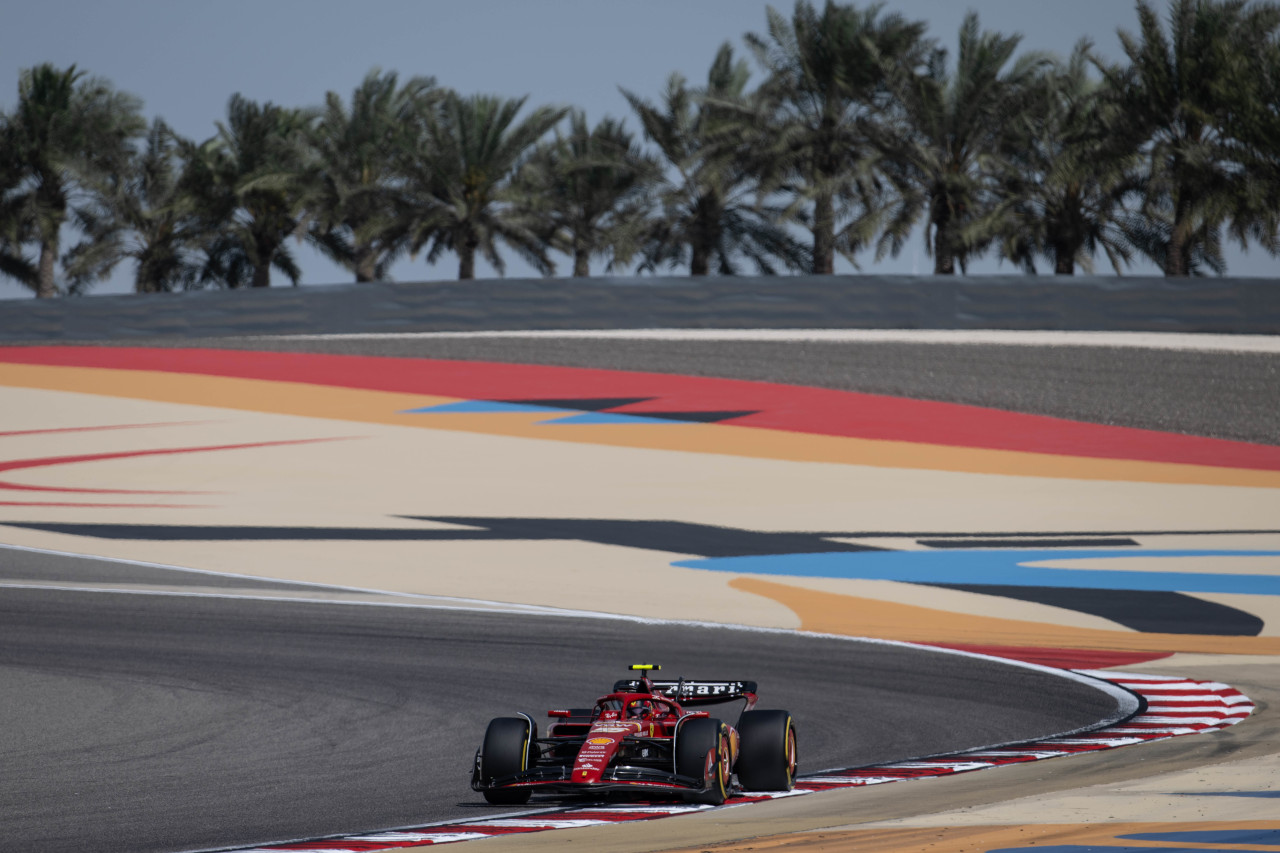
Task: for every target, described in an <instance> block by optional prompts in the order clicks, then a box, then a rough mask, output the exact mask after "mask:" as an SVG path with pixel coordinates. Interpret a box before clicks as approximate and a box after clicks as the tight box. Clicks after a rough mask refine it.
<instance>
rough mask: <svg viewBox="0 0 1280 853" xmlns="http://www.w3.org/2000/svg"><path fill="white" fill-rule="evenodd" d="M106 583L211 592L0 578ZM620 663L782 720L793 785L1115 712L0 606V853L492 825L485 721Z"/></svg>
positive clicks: (866, 677)
mask: <svg viewBox="0 0 1280 853" xmlns="http://www.w3.org/2000/svg"><path fill="white" fill-rule="evenodd" d="M104 577H110V578H111V579H112V580H113V581H114V582H115V583H126V584H132V585H134V586H137V587H144V588H151V589H157V588H159V587H160V586H163V587H164V588H165V589H167V590H169V591H172V592H181V591H182V588H183V587H184V586H188V587H194V586H197V585H198V586H199V587H201V588H205V587H208V586H209V584H210V582H211V581H212V582H213V583H214V584H215V585H222V586H226V585H227V584H229V583H231V582H230V581H219V580H218V579H217V578H210V576H207V575H193V574H189V573H182V572H166V571H165V570H163V569H156V568H150V567H137V568H134V567H131V566H129V565H128V564H120V563H110V564H108V563H103V562H101V561H97V560H93V559H87V558H73V557H66V556H60V555H49V554H41V553H35V552H23V551H9V550H6V551H4V552H3V560H2V562H0V582H3V583H7V584H12V583H28V584H43V585H46V586H48V585H53V584H68V585H78V586H86V585H92V584H96V583H100V582H101V581H102V579H103V578H104ZM235 583H236V584H237V585H240V586H243V585H244V584H243V582H239V581H236V582H235ZM283 587H284V585H273V584H271V583H262V582H259V583H256V584H252V585H251V588H248V589H245V590H243V592H245V593H246V594H249V595H252V594H254V593H261V592H265V591H267V590H271V591H272V592H279V591H280V590H281V588H283ZM288 588H289V589H292V590H293V591H295V593H298V592H299V591H301V594H305V593H306V592H307V589H306V588H303V587H298V586H297V585H291V586H290V587H288ZM193 591H194V590H193ZM230 592H231V590H230V589H226V590H223V594H228V593H230ZM642 660H643V661H659V662H661V663H662V664H663V665H664V673H670V674H672V675H676V674H683V675H686V676H688V677H694V678H743V677H747V678H752V679H755V680H757V681H759V682H760V684H761V692H762V697H763V698H762V706H769V707H776V706H782V707H785V708H786V709H787V710H789V711H791V712H792V714H793V715H794V716H795V718H796V719H797V721H798V727H799V731H800V736H801V743H802V749H803V752H802V760H803V764H804V768H803V769H808V770H818V769H824V768H830V767H839V766H851V765H859V764H866V763H873V762H881V761H885V760H891V759H898V758H906V757H911V756H918V755H925V754H930V753H937V752H942V751H951V750H955V749H960V748H965V747H972V746H981V745H987V744H993V743H1003V742H1009V741H1016V740H1024V739H1030V738H1035V737H1040V736H1043V735H1046V734H1051V733H1056V732H1062V731H1067V730H1071V729H1074V728H1077V727H1081V726H1087V725H1090V724H1093V723H1095V722H1096V721H1097V720H1099V719H1101V718H1103V717H1105V716H1107V715H1108V714H1110V713H1112V712H1113V711H1114V710H1115V707H1116V703H1115V700H1114V699H1113V698H1112V697H1111V696H1109V695H1106V694H1104V693H1102V692H1100V691H1098V690H1097V689H1096V688H1094V687H1091V686H1088V685H1084V684H1079V683H1073V682H1069V681H1064V680H1063V679H1061V678H1059V677H1058V676H1056V675H1053V674H1050V673H1046V672H1041V671H1035V670H1028V669H1025V668H1018V667H1014V666H1011V665H1008V664H1004V663H1000V662H997V661H992V660H986V659H978V658H970V657H961V656H955V655H948V654H942V653H938V652H931V651H928V650H923V649H917V648H910V647H902V646H894V645H886V644H875V643H863V642H851V641H846V640H838V639H824V638H814V637H802V636H798V635H789V634H781V633H765V632H759V631H739V630H728V629H725V628H712V627H699V626H693V625H672V624H651V623H639V622H631V621H617V620H598V619H591V618H578V617H559V616H555V617H552V616H524V615H513V614H509V613H503V614H495V613H485V612H468V611H457V610H442V609H424V608H404V607H376V606H359V605H338V604H321V603H301V602H290V601H263V600H245V599H234V598H214V597H184V596H181V595H165V596H159V595H137V594H120V593H103V592H87V591H79V592H78V591H71V590H67V589H39V588H25V589H20V588H16V587H13V586H10V587H8V588H4V589H2V590H0V684H2V685H3V690H0V721H3V724H2V725H0V755H3V756H4V762H3V763H4V773H3V774H2V776H0V848H3V849H4V850H6V851H26V850H31V851H36V850H41V851H47V850H53V849H56V850H59V851H67V852H68V853H70V851H100V853H106V851H151V850H155V851H174V850H194V849H208V848H218V847H226V846H233V845H249V844H253V843H261V842H266V841H270V840H277V841H279V840H287V839H291V838H301V837H316V836H323V835H328V834H336V833H351V832H358V831H368V830H374V829H385V828H391V827H401V826H408V825H421V824H425V823H430V822H433V821H442V820H448V819H458V818H467V817H479V816H484V815H491V814H494V813H498V812H507V811H510V810H511V809H510V807H507V808H499V807H493V806H487V805H486V804H485V803H484V802H483V800H482V798H481V797H480V796H479V795H477V794H474V793H473V792H471V791H470V790H469V788H468V784H467V782H468V774H469V769H470V761H471V757H472V755H473V753H474V751H475V748H476V746H477V744H478V741H479V739H480V737H481V735H482V733H483V730H484V726H485V724H486V722H487V721H488V719H490V718H491V717H494V716H502V715H505V714H510V713H512V712H513V711H517V710H524V711H527V712H530V713H532V714H534V715H536V716H537V717H539V718H542V719H545V716H544V714H545V711H546V709H547V708H551V707H560V706H564V705H566V704H567V705H580V704H589V703H590V701H591V700H592V699H594V698H595V696H597V695H599V694H600V693H602V692H607V689H608V686H609V685H610V684H612V683H613V681H614V680H615V679H616V678H618V677H621V676H624V675H625V674H626V673H625V671H624V669H623V664H625V663H626V662H636V661H642ZM726 710H727V711H728V712H729V713H728V714H727V717H728V719H730V720H732V719H734V718H735V717H736V706H727V707H726ZM536 804H537V800H535V805H536Z"/></svg>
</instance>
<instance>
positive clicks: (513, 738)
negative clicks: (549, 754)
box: [480, 717, 538, 806]
mask: <svg viewBox="0 0 1280 853" xmlns="http://www.w3.org/2000/svg"><path fill="white" fill-rule="evenodd" d="M537 736H538V730H537V727H536V726H533V725H532V724H531V723H530V722H529V721H528V720H526V719H524V718H523V717H498V718H496V719H493V720H490V721H489V728H487V729H485V732H484V745H483V746H481V747H480V778H481V780H482V781H483V782H485V783H486V784H488V783H489V782H490V781H492V780H494V779H500V778H502V777H503V776H511V775H513V774H515V773H519V772H520V771H521V770H528V769H529V768H530V767H532V766H533V765H534V763H535V761H536V752H535V749H536V748H535V746H534V743H533V739H534V738H536V737H537ZM532 795H533V792H532V791H531V790H530V789H528V788H494V789H486V790H485V791H484V798H485V799H486V800H488V801H489V802H491V803H493V804H495V805H504V806H511V805H521V804H523V803H527V802H529V797H530V796H532Z"/></svg>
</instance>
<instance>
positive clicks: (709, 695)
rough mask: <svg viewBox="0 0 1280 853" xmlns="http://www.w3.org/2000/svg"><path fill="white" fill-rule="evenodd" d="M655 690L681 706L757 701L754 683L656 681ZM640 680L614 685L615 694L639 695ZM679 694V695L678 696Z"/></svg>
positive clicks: (623, 681)
mask: <svg viewBox="0 0 1280 853" xmlns="http://www.w3.org/2000/svg"><path fill="white" fill-rule="evenodd" d="M652 684H653V690H654V692H655V693H659V694H661V695H663V696H665V697H667V698H668V699H672V700H674V701H676V702H679V703H680V704H681V705H714V704H717V703H719V702H732V701H734V700H735V699H746V700H747V701H748V702H754V701H755V699H756V683H755V682H754V681H687V680H683V679H682V680H680V681H654V682H652ZM644 689H645V688H644V685H643V684H642V683H641V682H640V681H639V680H632V679H623V680H622V681H618V682H615V683H614V685H613V692H614V693H638V692H643V691H644ZM677 693H679V695H676V694H677Z"/></svg>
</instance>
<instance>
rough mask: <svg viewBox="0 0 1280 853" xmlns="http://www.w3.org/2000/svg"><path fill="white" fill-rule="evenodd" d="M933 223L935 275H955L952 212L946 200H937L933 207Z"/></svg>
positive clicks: (931, 219) (931, 218)
mask: <svg viewBox="0 0 1280 853" xmlns="http://www.w3.org/2000/svg"><path fill="white" fill-rule="evenodd" d="M931 214H932V215H931V216H930V217H929V219H930V221H931V222H932V223H933V227H934V232H933V274H934V275H955V274H956V253H955V249H954V248H953V246H952V238H953V235H952V233H951V210H950V208H948V207H947V200H946V199H945V198H941V199H936V200H935V201H934V202H933V204H932V206H931Z"/></svg>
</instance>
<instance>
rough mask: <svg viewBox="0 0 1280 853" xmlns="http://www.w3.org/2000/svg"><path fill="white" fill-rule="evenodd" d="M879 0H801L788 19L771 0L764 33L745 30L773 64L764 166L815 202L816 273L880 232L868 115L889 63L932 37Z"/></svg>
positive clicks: (906, 62)
mask: <svg viewBox="0 0 1280 853" xmlns="http://www.w3.org/2000/svg"><path fill="white" fill-rule="evenodd" d="M882 9H883V4H874V5H872V6H869V7H867V8H866V9H865V10H859V9H858V8H857V7H856V6H842V5H837V4H836V3H835V2H833V0H827V2H826V5H825V6H824V7H823V9H822V12H821V13H819V12H818V11H817V10H816V9H815V8H814V7H813V5H812V4H810V3H808V2H807V0H798V2H797V3H796V6H795V11H794V12H793V14H792V16H791V19H790V20H789V21H788V20H787V19H786V18H785V17H783V16H782V15H781V14H780V13H778V12H777V11H775V10H774V9H773V8H772V7H770V8H769V9H768V10H767V18H768V34H767V36H761V35H757V34H754V33H749V34H748V35H747V37H746V40H747V44H748V46H749V47H750V48H751V49H752V51H753V52H754V53H755V56H756V59H757V61H758V62H759V64H760V66H761V67H762V68H764V69H765V70H766V71H767V72H768V74H769V77H768V79H767V80H766V82H765V83H764V84H763V85H762V86H761V91H762V94H764V95H765V97H766V98H767V99H768V100H769V102H770V105H771V108H772V109H771V112H772V113H773V122H772V123H771V126H770V127H769V132H768V133H767V134H766V135H764V136H763V137H762V141H763V142H764V143H765V144H764V146H763V147H762V150H761V151H760V155H761V167H762V172H764V173H766V174H769V173H771V174H772V175H774V182H775V183H776V184H778V185H780V186H782V187H785V188H786V189H787V190H788V191H789V192H790V193H791V194H792V195H794V196H795V197H796V198H797V199H798V200H799V201H800V202H802V203H804V204H806V205H811V211H812V212H811V214H810V215H809V216H808V217H807V220H808V223H809V230H810V231H811V232H812V234H813V243H812V245H813V251H812V254H813V270H812V271H813V272H814V273H815V274H818V275H830V274H831V273H832V272H834V264H835V253H836V252H840V254H842V255H844V256H845V257H846V258H848V259H849V260H850V261H852V260H853V255H854V253H855V252H856V251H857V250H858V249H860V248H862V247H863V246H864V245H865V244H866V243H867V242H868V241H869V240H870V238H871V236H872V234H873V233H874V229H875V215H874V214H875V208H876V206H877V202H876V199H877V197H878V196H879V194H880V187H879V184H878V182H877V181H876V169H875V163H876V156H875V151H874V148H873V146H872V144H871V139H870V134H869V132H868V125H869V124H870V123H873V122H876V121H878V120H879V119H880V117H881V115H882V114H883V113H884V111H885V110H886V108H887V107H888V101H887V91H888V87H887V85H886V84H887V72H886V69H887V68H889V67H898V68H903V67H905V68H910V67H913V66H916V65H918V64H919V62H920V61H921V60H922V58H923V54H924V48H925V47H926V42H925V41H924V40H923V37H924V33H925V28H926V25H925V24H924V23H923V22H918V21H916V22H909V21H907V20H906V19H905V18H903V17H902V16H901V15H896V14H894V15H884V16H881V14H880V12H881V10H882Z"/></svg>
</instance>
